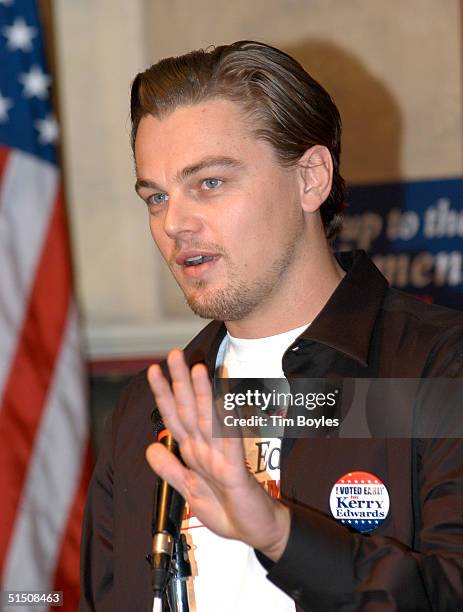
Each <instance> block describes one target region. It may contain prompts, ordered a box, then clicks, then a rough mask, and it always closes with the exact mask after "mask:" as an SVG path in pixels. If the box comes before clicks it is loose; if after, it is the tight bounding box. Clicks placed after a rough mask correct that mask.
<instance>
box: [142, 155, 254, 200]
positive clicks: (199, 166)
mask: <svg viewBox="0 0 463 612" xmlns="http://www.w3.org/2000/svg"><path fill="white" fill-rule="evenodd" d="M217 166H221V167H224V168H242V167H243V163H242V162H240V161H238V160H237V159H235V158H233V157H205V158H204V159H201V160H200V161H198V162H196V163H194V164H191V165H190V166H186V167H185V168H182V170H180V171H179V172H178V173H177V174H176V176H175V178H174V180H175V181H176V182H181V181H184V180H186V179H187V178H190V177H191V176H193V175H194V174H196V173H198V172H201V170H205V169H206V168H212V167H214V168H215V167H217ZM143 187H146V188H148V189H158V190H159V191H163V189H162V188H161V187H160V186H159V185H158V184H157V183H155V182H154V181H151V180H149V179H143V178H138V179H137V182H136V183H135V191H137V192H138V191H140V189H143Z"/></svg>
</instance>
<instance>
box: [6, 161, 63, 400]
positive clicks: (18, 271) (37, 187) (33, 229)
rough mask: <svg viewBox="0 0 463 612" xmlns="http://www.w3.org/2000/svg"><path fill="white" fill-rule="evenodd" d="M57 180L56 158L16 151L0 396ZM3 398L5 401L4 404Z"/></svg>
mask: <svg viewBox="0 0 463 612" xmlns="http://www.w3.org/2000/svg"><path fill="white" fill-rule="evenodd" d="M57 185H58V173H57V171H56V168H55V167H54V166H52V165H51V164H50V163H48V162H43V161H41V160H37V159H35V158H33V157H32V156H31V155H29V154H27V153H22V152H20V151H13V152H12V153H11V154H10V156H9V162H8V164H7V166H6V168H5V171H4V176H3V181H2V185H1V190H0V262H1V264H2V270H1V274H0V338H1V346H2V350H1V352H0V400H1V398H2V395H3V389H4V385H5V383H6V379H7V377H8V375H9V372H10V369H11V367H12V360H13V357H14V354H15V352H16V349H17V342H18V336H19V333H20V330H21V327H22V325H23V320H24V316H25V310H26V307H27V303H28V298H29V294H30V291H31V287H32V284H33V282H34V275H35V272H36V268H37V263H38V261H39V260H40V254H41V252H42V249H43V243H44V240H45V237H46V235H47V232H48V226H49V223H50V214H51V211H52V208H53V204H54V202H55V200H56V191H57ZM39 194H40V200H41V201H40V206H38V205H37V197H38V195H39ZM37 346H39V345H37ZM2 404H3V402H1V401H0V407H1V406H2Z"/></svg>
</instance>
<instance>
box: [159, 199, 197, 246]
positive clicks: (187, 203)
mask: <svg viewBox="0 0 463 612" xmlns="http://www.w3.org/2000/svg"><path fill="white" fill-rule="evenodd" d="M201 227H202V220H201V216H200V212H199V211H198V209H197V203H196V205H195V203H194V202H193V201H191V200H190V199H189V198H187V197H185V196H176V197H175V196H171V197H170V198H169V202H168V205H167V211H166V214H165V217H164V231H165V233H166V234H167V235H168V236H169V238H172V239H176V238H180V237H181V236H182V235H183V234H196V233H197V232H199V230H200V229H201Z"/></svg>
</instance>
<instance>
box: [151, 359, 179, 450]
mask: <svg viewBox="0 0 463 612" xmlns="http://www.w3.org/2000/svg"><path fill="white" fill-rule="evenodd" d="M148 382H149V384H150V387H151V390H152V391H153V393H154V397H155V400H156V404H157V407H158V409H159V412H160V413H161V416H162V419H163V421H164V425H165V426H166V427H167V428H168V429H169V430H170V431H171V433H172V435H173V436H174V438H175V439H176V440H177V442H179V443H181V442H182V441H183V440H184V439H185V438H186V437H187V433H186V431H185V429H184V427H183V426H182V424H181V423H180V420H179V418H178V415H177V410H176V405H175V398H174V395H173V393H172V390H171V388H170V385H169V383H168V382H167V380H166V379H165V377H164V374H163V373H162V370H161V368H160V367H159V366H158V365H157V364H154V365H152V366H150V367H149V369H148Z"/></svg>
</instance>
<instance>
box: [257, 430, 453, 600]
mask: <svg viewBox="0 0 463 612" xmlns="http://www.w3.org/2000/svg"><path fill="white" fill-rule="evenodd" d="M419 447H420V451H419V458H420V463H421V468H420V499H421V513H422V529H421V533H420V544H419V546H418V547H417V550H411V549H410V548H407V547H406V546H404V545H403V544H401V543H400V542H399V541H397V540H394V539H393V538H388V537H381V536H367V535H362V534H354V533H351V532H350V531H348V530H347V529H346V528H345V527H344V526H342V525H340V524H339V523H337V522H335V521H334V520H333V519H331V518H329V517H327V516H325V515H323V514H321V513H319V512H317V511H315V510H313V509H311V508H306V507H301V506H297V505H293V506H292V507H291V531H290V536H289V540H288V543H287V546H286V549H285V551H284V553H283V555H282V557H281V559H280V560H279V561H278V562H277V563H275V564H273V565H272V564H271V563H269V562H268V560H267V561H266V560H265V558H264V557H263V556H262V555H261V554H260V553H258V557H259V559H260V560H261V562H262V563H263V564H264V566H266V567H267V569H269V573H268V578H269V579H270V580H271V581H272V582H273V583H274V584H276V585H277V586H278V587H280V588H281V589H283V590H284V591H286V592H287V593H288V594H289V595H291V596H292V597H293V598H294V599H295V600H296V601H297V602H298V604H299V605H301V606H302V607H303V608H305V609H308V610H317V611H319V610H325V609H330V608H332V607H336V609H337V610H343V611H345V612H348V611H351V610H362V611H365V612H367V611H368V612H370V611H371V612H373V611H376V610H378V609H382V610H401V611H406V610H417V611H418V610H419V611H420V612H426V611H432V610H439V612H444V611H446V612H450V611H455V610H459V609H461V608H462V606H463V444H462V443H461V440H458V439H453V440H448V439H441V440H423V441H420V445H419Z"/></svg>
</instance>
